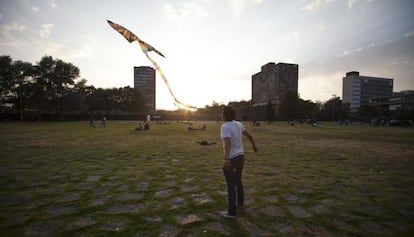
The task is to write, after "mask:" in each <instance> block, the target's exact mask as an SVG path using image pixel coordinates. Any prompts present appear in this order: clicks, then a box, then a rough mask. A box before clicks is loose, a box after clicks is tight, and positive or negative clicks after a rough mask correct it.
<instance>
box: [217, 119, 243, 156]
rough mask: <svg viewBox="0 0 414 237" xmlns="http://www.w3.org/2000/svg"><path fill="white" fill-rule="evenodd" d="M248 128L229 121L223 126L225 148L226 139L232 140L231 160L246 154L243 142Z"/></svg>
mask: <svg viewBox="0 0 414 237" xmlns="http://www.w3.org/2000/svg"><path fill="white" fill-rule="evenodd" d="M245 129H246V128H245V127H244V126H243V124H241V123H240V122H237V121H234V120H233V121H228V122H225V123H224V124H223V125H221V134H220V135H221V139H222V140H223V148H224V138H225V137H228V138H230V144H231V147H230V155H229V159H231V158H234V157H236V156H239V155H243V154H244V149H243V140H242V135H243V131H244V130H245Z"/></svg>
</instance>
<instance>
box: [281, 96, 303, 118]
mask: <svg viewBox="0 0 414 237" xmlns="http://www.w3.org/2000/svg"><path fill="white" fill-rule="evenodd" d="M279 114H280V117H281V118H282V119H287V120H294V119H296V118H298V116H299V95H298V93H296V92H295V91H287V92H286V93H284V94H283V95H282V97H281V100H280V106H279Z"/></svg>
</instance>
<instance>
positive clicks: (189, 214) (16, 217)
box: [0, 121, 414, 236]
mask: <svg viewBox="0 0 414 237" xmlns="http://www.w3.org/2000/svg"><path fill="white" fill-rule="evenodd" d="M202 124H204V123H201V122H199V123H196V124H195V125H196V126H197V125H202ZM206 124H207V130H206V131H188V130H187V125H185V124H181V123H175V122H173V123H171V124H156V123H152V126H151V130H150V131H134V128H135V127H136V122H116V121H109V122H108V123H107V126H106V127H105V128H102V127H95V128H90V127H89V123H88V122H62V123H0V134H1V135H0V177H1V179H0V228H1V236H410V235H411V236H413V235H414V129H413V128H389V127H385V128H384V127H376V128H374V127H369V126H366V125H365V126H362V125H352V126H343V125H333V124H331V125H329V124H326V125H323V126H322V127H321V128H315V127H311V126H309V125H305V124H303V125H296V126H288V124H287V123H274V124H272V125H268V124H262V126H260V127H255V128H252V127H251V123H244V124H245V125H246V127H247V128H248V129H249V131H250V132H251V133H252V135H253V136H254V137H255V139H256V142H257V145H258V147H259V149H260V151H259V152H258V153H253V152H252V149H251V147H250V144H248V142H247V139H245V148H246V163H245V169H244V173H243V175H244V176H243V182H244V186H245V192H246V193H245V195H246V206H245V207H243V209H241V210H238V217H237V219H236V220H224V219H221V218H220V216H219V215H218V212H220V211H223V210H225V209H226V205H227V201H226V200H227V199H226V198H227V194H226V186H225V182H224V176H223V174H222V171H221V165H222V146H221V141H220V137H219V131H220V124H219V123H216V122H206ZM200 140H211V141H215V142H216V143H217V144H215V145H211V146H201V145H199V144H198V143H196V141H200Z"/></svg>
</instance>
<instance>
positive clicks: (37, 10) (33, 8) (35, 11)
mask: <svg viewBox="0 0 414 237" xmlns="http://www.w3.org/2000/svg"><path fill="white" fill-rule="evenodd" d="M39 11H40V9H39V8H38V7H34V6H33V7H32V12H33V13H38V12H39Z"/></svg>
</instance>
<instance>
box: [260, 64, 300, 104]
mask: <svg viewBox="0 0 414 237" xmlns="http://www.w3.org/2000/svg"><path fill="white" fill-rule="evenodd" d="M298 75H299V66H298V65H297V64H288V63H278V64H275V63H273V62H270V63H268V64H266V65H263V66H262V68H261V71H260V72H258V73H256V74H254V75H253V76H252V104H253V106H256V107H257V106H265V105H266V104H267V103H268V102H269V101H270V102H271V103H272V104H273V105H274V106H275V107H276V109H277V108H278V107H279V105H280V100H281V98H282V96H283V94H284V93H285V92H287V91H293V92H296V93H297V92H298Z"/></svg>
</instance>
